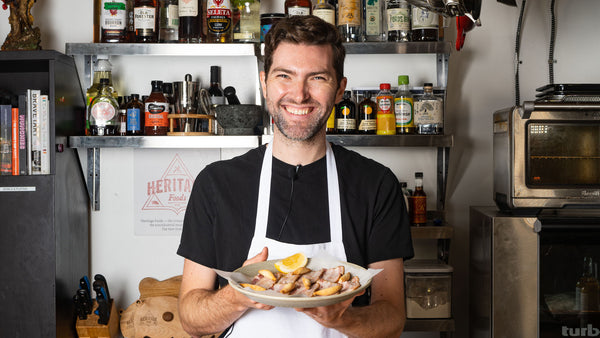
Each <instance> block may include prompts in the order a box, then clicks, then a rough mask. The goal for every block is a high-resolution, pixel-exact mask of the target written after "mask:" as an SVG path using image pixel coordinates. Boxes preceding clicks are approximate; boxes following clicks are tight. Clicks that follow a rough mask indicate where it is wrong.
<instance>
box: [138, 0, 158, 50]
mask: <svg viewBox="0 0 600 338" xmlns="http://www.w3.org/2000/svg"><path fill="white" fill-rule="evenodd" d="M157 7H158V6H157V5H156V0H135V4H134V7H133V24H134V27H135V42H148V43H151V42H157V41H158V31H157V28H158V24H157V23H158V10H157Z"/></svg>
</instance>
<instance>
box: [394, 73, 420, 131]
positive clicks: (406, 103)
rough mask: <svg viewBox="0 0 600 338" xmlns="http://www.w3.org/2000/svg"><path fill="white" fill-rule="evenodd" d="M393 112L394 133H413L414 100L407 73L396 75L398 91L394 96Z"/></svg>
mask: <svg viewBox="0 0 600 338" xmlns="http://www.w3.org/2000/svg"><path fill="white" fill-rule="evenodd" d="M394 114H395V115H396V134H413V133H414V132H415V123H414V100H413V95H412V93H411V92H410V89H409V85H408V75H399V76H398V91H397V92H396V95H395V96H394Z"/></svg>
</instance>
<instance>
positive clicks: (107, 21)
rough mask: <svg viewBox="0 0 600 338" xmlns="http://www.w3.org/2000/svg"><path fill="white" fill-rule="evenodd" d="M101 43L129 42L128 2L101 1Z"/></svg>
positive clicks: (123, 0)
mask: <svg viewBox="0 0 600 338" xmlns="http://www.w3.org/2000/svg"><path fill="white" fill-rule="evenodd" d="M100 30H101V37H100V42H127V3H126V0H101V8H100Z"/></svg>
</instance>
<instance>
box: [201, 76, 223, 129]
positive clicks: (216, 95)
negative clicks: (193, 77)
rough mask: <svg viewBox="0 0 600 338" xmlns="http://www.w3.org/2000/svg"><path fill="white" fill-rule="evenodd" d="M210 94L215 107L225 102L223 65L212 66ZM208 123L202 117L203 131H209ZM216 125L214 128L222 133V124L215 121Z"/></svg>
mask: <svg viewBox="0 0 600 338" xmlns="http://www.w3.org/2000/svg"><path fill="white" fill-rule="evenodd" d="M208 95H209V97H210V103H211V105H213V107H214V106H216V105H219V104H225V95H224V93H223V89H222V88H221V67H219V66H211V67H210V87H208ZM212 110H214V109H212ZM208 123H209V121H208V120H207V119H202V131H205V132H207V131H208ZM214 127H215V128H213V130H214V131H215V132H216V133H217V134H219V135H221V126H219V124H218V123H217V122H215V125H214Z"/></svg>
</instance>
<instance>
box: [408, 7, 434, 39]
mask: <svg viewBox="0 0 600 338" xmlns="http://www.w3.org/2000/svg"><path fill="white" fill-rule="evenodd" d="M411 22H412V30H411V31H412V41H437V40H438V37H439V32H438V30H439V18H438V15H437V14H435V13H433V12H430V11H428V10H426V9H424V8H421V7H417V6H413V7H412V20H411Z"/></svg>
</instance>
